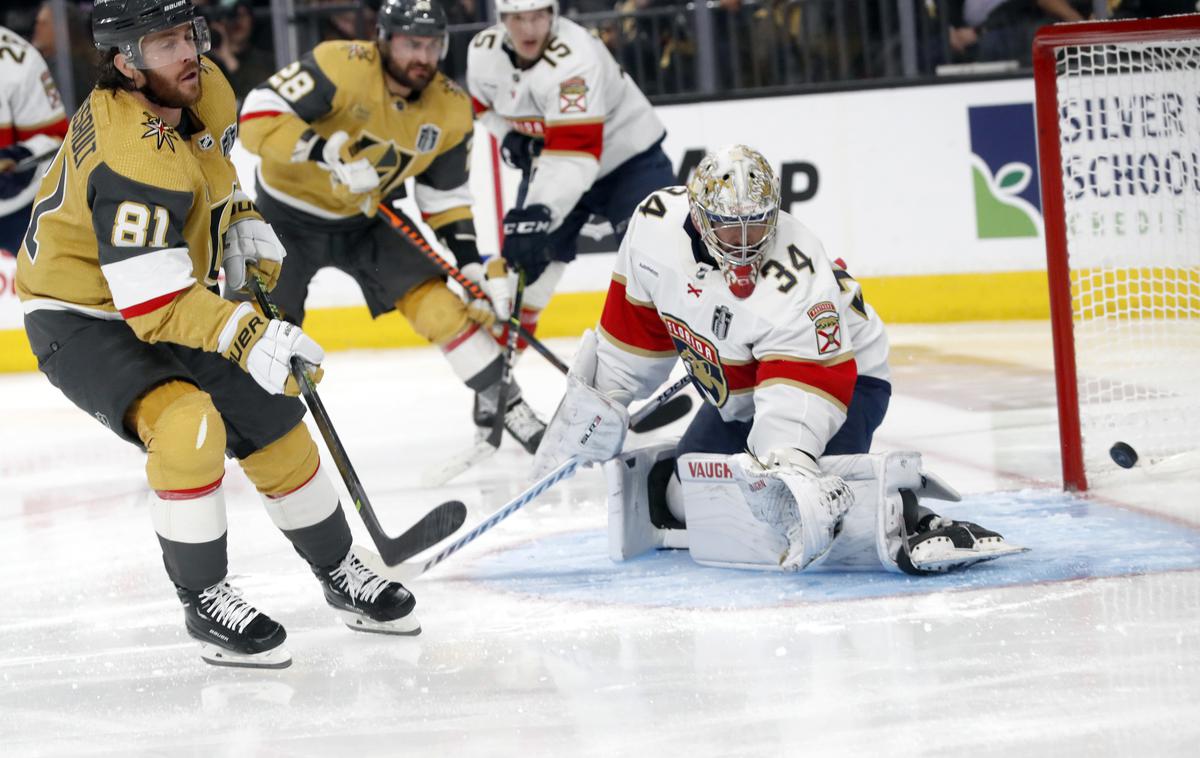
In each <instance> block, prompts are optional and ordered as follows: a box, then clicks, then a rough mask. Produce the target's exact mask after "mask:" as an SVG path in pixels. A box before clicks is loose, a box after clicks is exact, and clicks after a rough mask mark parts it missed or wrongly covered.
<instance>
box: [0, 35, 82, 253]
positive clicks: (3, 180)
mask: <svg viewBox="0 0 1200 758" xmlns="http://www.w3.org/2000/svg"><path fill="white" fill-rule="evenodd" d="M66 133H67V114H66V113H65V112H64V111H63V104H62V97H61V96H60V95H59V94H58V87H56V86H55V85H54V79H53V78H52V77H51V76H50V70H49V69H47V68H46V61H45V60H44V59H43V58H42V55H41V53H39V52H38V51H37V48H35V47H34V46H33V45H31V44H29V43H28V42H26V41H25V40H23V39H21V37H20V36H19V35H17V33H16V32H14V31H12V30H10V29H6V28H5V27H3V26H0V251H3V252H7V253H8V254H9V255H16V253H17V248H19V247H20V246H21V237H22V236H24V234H25V229H26V228H27V227H28V226H29V215H30V212H31V211H32V210H33V196H34V195H36V194H37V190H38V184H39V182H38V172H37V170H38V168H39V167H40V166H41V165H43V164H42V161H38V160H37V158H38V157H44V158H45V159H46V160H49V159H50V157H51V156H52V155H53V154H54V152H55V151H56V150H57V149H58V146H59V145H60V144H62V139H63V136H64V135H65V134H66Z"/></svg>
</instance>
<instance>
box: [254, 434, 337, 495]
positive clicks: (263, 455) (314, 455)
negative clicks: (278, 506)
mask: <svg viewBox="0 0 1200 758" xmlns="http://www.w3.org/2000/svg"><path fill="white" fill-rule="evenodd" d="M239 463H241V465H242V470H243V471H245V472H246V477H247V478H248V479H249V480H250V481H251V482H253V483H254V487H255V489H257V490H258V491H259V492H260V493H262V494H263V495H266V496H268V497H282V496H284V495H287V494H288V493H291V492H293V491H295V490H298V489H300V488H301V487H303V486H304V485H305V484H306V483H308V481H309V480H310V479H312V478H313V477H314V475H315V474H316V471H317V468H318V466H320V463H321V455H320V453H319V452H318V451H317V443H315V442H313V438H312V435H311V434H309V433H308V427H307V426H305V425H304V423H303V422H301V423H299V424H296V425H295V426H294V427H292V430H291V431H290V432H288V433H287V434H285V435H283V436H282V437H280V438H279V439H277V440H275V441H274V442H272V443H271V444H269V445H267V446H266V447H264V448H262V449H260V450H257V451H255V452H254V453H252V454H250V455H248V456H246V457H245V458H243V459H242V460H241V461H239Z"/></svg>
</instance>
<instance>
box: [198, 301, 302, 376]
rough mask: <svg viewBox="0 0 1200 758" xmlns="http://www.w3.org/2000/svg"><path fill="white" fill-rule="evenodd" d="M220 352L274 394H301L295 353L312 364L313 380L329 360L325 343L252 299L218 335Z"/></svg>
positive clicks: (239, 306) (239, 309)
mask: <svg viewBox="0 0 1200 758" xmlns="http://www.w3.org/2000/svg"><path fill="white" fill-rule="evenodd" d="M217 352H219V353H220V354H221V355H222V356H224V357H225V358H228V359H229V360H231V361H233V362H234V363H236V364H237V365H238V366H240V367H241V368H242V370H243V371H245V372H246V373H248V374H249V375H250V376H251V377H252V378H253V379H254V381H256V382H258V384H259V386H260V387H262V388H263V389H265V390H266V391H267V392H270V393H271V394H272V395H290V396H293V397H295V396H296V395H299V394H300V385H298V384H297V383H296V379H295V377H294V376H292V356H297V355H298V356H300V358H302V359H303V360H304V361H305V363H307V364H308V365H309V366H310V367H311V373H312V380H313V383H314V384H315V383H316V382H319V381H321V377H322V376H323V375H324V373H325V372H324V370H323V369H322V368H321V367H320V363H321V361H323V360H325V351H324V350H322V349H321V346H320V345H318V344H317V343H316V342H314V341H313V340H312V338H311V337H309V336H308V335H306V334H305V333H304V332H303V331H301V330H300V327H298V326H296V325H295V324H291V323H288V322H287V321H280V320H278V319H268V318H267V317H266V316H263V315H262V314H261V313H259V312H258V311H256V310H254V308H253V307H252V306H251V305H250V304H249V303H241V304H239V305H238V307H237V308H236V309H234V311H233V314H232V315H231V316H230V317H229V320H228V321H226V322H225V327H224V328H223V329H222V330H221V335H220V337H219V338H218V339H217Z"/></svg>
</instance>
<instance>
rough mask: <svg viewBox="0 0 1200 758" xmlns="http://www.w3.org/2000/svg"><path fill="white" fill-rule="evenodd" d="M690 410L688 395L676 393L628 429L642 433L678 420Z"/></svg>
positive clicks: (690, 401)
mask: <svg viewBox="0 0 1200 758" xmlns="http://www.w3.org/2000/svg"><path fill="white" fill-rule="evenodd" d="M691 410H692V398H691V397H690V396H688V395H676V396H675V397H673V398H671V399H670V400H668V401H667V402H665V403H663V404H662V405H660V406H659V407H658V408H655V409H654V410H653V411H651V412H650V415H649V416H646V418H644V419H642V420H641V421H639V422H638V423H636V424H634V425H633V426H631V427H629V431H631V432H637V433H638V434H642V433H644V432H649V431H653V430H655V429H659V428H661V427H664V426H666V425H667V424H670V423H673V422H675V421H678V420H679V419H681V418H683V417H684V416H686V415H688V412H689V411H691Z"/></svg>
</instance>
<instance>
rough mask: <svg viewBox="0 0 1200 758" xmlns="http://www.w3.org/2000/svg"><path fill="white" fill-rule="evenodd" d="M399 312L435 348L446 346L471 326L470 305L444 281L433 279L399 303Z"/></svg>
mask: <svg viewBox="0 0 1200 758" xmlns="http://www.w3.org/2000/svg"><path fill="white" fill-rule="evenodd" d="M396 309H397V310H399V311H400V313H402V314H403V315H404V318H406V319H408V323H409V324H411V325H412V328H413V331H415V332H416V333H417V334H419V335H421V336H422V337H424V338H425V339H427V340H429V341H430V342H432V343H433V344H435V345H444V344H445V343H447V342H449V341H450V340H452V339H454V338H455V337H457V336H458V335H460V334H462V333H463V332H464V331H465V330H466V329H467V327H468V325H469V323H470V320H469V319H468V318H467V305H466V303H464V302H463V301H462V298H460V297H459V296H458V295H456V294H454V293H453V292H451V291H450V288H449V287H447V286H446V283H445V282H443V281H442V280H440V279H430V280H429V281H426V282H422V283H421V284H418V285H417V286H416V287H413V288H412V289H411V290H409V291H408V292H407V293H406V294H405V295H404V297H402V298H400V299H399V300H397V301H396Z"/></svg>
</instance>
